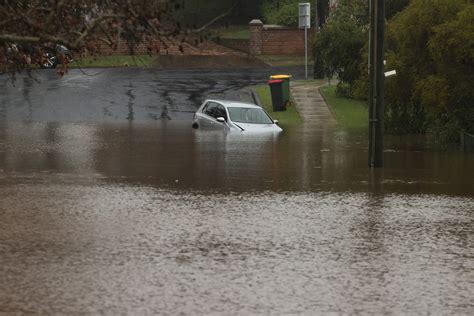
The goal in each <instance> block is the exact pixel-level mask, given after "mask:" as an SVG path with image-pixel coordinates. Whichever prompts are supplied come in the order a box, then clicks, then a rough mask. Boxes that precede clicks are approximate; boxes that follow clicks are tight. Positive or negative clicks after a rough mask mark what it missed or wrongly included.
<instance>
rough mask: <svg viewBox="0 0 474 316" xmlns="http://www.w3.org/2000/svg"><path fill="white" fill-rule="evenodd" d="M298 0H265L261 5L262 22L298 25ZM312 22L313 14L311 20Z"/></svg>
mask: <svg viewBox="0 0 474 316" xmlns="http://www.w3.org/2000/svg"><path fill="white" fill-rule="evenodd" d="M300 2H304V1H300V0H276V1H275V0H265V1H264V2H263V4H262V7H261V12H262V16H263V19H264V22H265V23H267V24H277V25H283V26H290V27H297V26H298V4H299V3H300ZM311 23H314V16H312V22H311Z"/></svg>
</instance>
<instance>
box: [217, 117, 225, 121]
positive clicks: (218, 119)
mask: <svg viewBox="0 0 474 316" xmlns="http://www.w3.org/2000/svg"><path fill="white" fill-rule="evenodd" d="M216 120H217V121H218V122H220V123H225V118H223V117H222V116H219V117H218V118H217V119H216Z"/></svg>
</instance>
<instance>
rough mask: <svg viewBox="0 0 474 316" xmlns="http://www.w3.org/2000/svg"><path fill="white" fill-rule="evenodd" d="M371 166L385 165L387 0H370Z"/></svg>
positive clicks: (379, 166)
mask: <svg viewBox="0 0 474 316" xmlns="http://www.w3.org/2000/svg"><path fill="white" fill-rule="evenodd" d="M369 4H370V5H369V10H370V35H369V82H370V86H369V93H370V95H369V167H370V168H381V167H383V166H384V159H383V158H384V157H383V149H384V144H383V140H384V139H383V137H384V122H383V116H384V79H385V76H384V49H383V47H384V28H385V0H369Z"/></svg>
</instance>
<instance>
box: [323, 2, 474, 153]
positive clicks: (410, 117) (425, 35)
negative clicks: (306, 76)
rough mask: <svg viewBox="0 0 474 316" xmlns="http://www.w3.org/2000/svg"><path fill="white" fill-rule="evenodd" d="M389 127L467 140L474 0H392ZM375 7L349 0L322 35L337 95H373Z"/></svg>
mask: <svg viewBox="0 0 474 316" xmlns="http://www.w3.org/2000/svg"><path fill="white" fill-rule="evenodd" d="M387 7H388V12H387V24H386V38H385V41H386V43H385V44H386V45H385V46H386V51H385V59H386V60H387V65H386V69H387V70H392V69H395V70H396V71H397V75H396V76H394V77H389V78H387V79H386V80H385V113H384V114H385V127H386V132H387V133H391V134H425V133H429V134H432V135H434V136H435V137H434V138H435V139H437V140H438V141H439V142H440V143H444V144H448V143H459V142H460V140H461V135H462V134H463V133H470V134H474V106H473V102H474V89H472V82H474V68H473V63H472V61H473V60H474V49H473V47H474V29H473V28H472V23H473V21H474V5H473V4H471V1H469V0H438V1H426V0H412V1H408V0H391V1H389V0H387ZM368 20H369V17H368V8H367V1H364V0H352V1H348V0H341V1H340V3H339V5H338V7H337V8H336V9H335V11H334V12H332V13H331V16H330V19H329V20H328V21H327V23H326V24H325V25H324V27H323V28H322V30H321V32H320V36H318V38H317V40H316V43H315V51H316V52H318V55H317V56H316V57H317V58H319V59H318V65H319V66H320V67H321V69H319V70H321V72H322V73H323V74H324V75H325V76H328V77H332V76H336V77H338V78H339V80H340V82H339V84H338V85H337V87H336V90H335V93H336V95H337V96H340V97H346V98H348V99H353V100H364V101H366V100H367V98H368V86H369V80H368V75H367V69H368V67H367V51H368V33H367V32H368V29H369V28H368Z"/></svg>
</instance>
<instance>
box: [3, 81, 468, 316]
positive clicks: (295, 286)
mask: <svg viewBox="0 0 474 316" xmlns="http://www.w3.org/2000/svg"><path fill="white" fill-rule="evenodd" d="M246 75H248V74H246ZM257 77H258V76H257ZM259 78H260V77H258V78H256V79H255V80H256V81H258V80H260V79H259ZM84 80H86V79H84ZM117 80H118V79H117ZM242 80H243V81H245V80H246V79H242ZM252 80H253V79H252ZM79 82H80V81H79ZM79 82H75V81H73V83H75V84H79ZM124 82H125V85H128V84H130V82H129V81H127V80H125V79H124ZM229 86H230V87H232V86H233V83H232V84H229ZM114 87H115V86H114V85H113V84H112V85H111V89H115V88H114ZM63 88H64V87H63ZM4 89H7V90H6V92H5V90H3V91H4V93H5V94H4V95H7V96H8V97H6V98H3V100H2V101H0V109H1V110H0V313H7V314H9V313H29V312H33V313H39V314H49V313H59V314H71V313H88V314H97V313H128V314H152V313H167V314H178V313H181V312H182V313H185V314H209V313H220V314H269V313H270V314H287V313H305V314H315V313H330V312H333V313H364V314H366V313H373V314H380V313H416V314H422V313H423V314H424V313H435V314H436V313H439V314H472V313H473V312H474V307H473V303H474V302H473V300H472V293H473V291H474V272H473V271H474V261H473V257H474V250H473V249H474V248H473V246H474V238H473V237H474V235H473V224H472V223H473V211H474V189H473V188H474V180H473V175H474V163H473V162H474V156H473V154H472V153H471V154H469V153H462V152H456V151H439V150H436V149H434V148H431V147H430V146H428V145H426V142H425V141H424V140H423V139H419V138H415V137H403V138H399V137H391V138H390V137H389V138H387V147H386V153H385V157H386V168H385V169H384V170H383V171H377V172H373V173H371V172H369V170H368V168H367V167H366V166H367V144H366V140H365V139H366V134H365V133H364V131H362V132H361V131H357V132H356V131H344V130H340V129H337V128H331V129H327V128H319V129H308V128H306V127H305V126H295V127H288V128H286V130H285V132H284V133H283V134H281V135H259V136H252V137H248V136H245V135H240V134H225V133H223V132H222V131H202V130H198V131H195V130H192V129H191V128H190V118H191V115H192V114H191V112H192V110H193V109H194V108H195V106H196V103H198V102H194V103H193V102H192V101H190V99H187V100H188V101H183V102H184V103H183V104H184V105H183V106H182V108H180V114H179V115H178V116H173V115H170V116H171V118H166V117H165V118H160V119H155V118H154V117H151V116H148V115H147V113H155V112H156V113H158V114H159V113H162V111H161V110H163V109H164V108H165V107H166V106H169V105H170V103H166V101H163V100H162V99H159V100H161V101H159V102H157V104H158V105H159V111H156V109H151V108H145V107H143V106H139V107H136V106H134V105H135V104H136V103H135V102H138V101H130V99H127V98H124V99H120V100H122V101H123V102H122V101H120V102H122V103H120V107H119V108H120V111H122V110H123V111H124V112H123V113H122V112H120V111H119V110H117V109H118V108H116V109H114V108H113V107H112V108H111V109H112V112H111V113H113V115H117V117H118V119H115V120H113V119H112V120H111V119H102V118H103V116H102V115H105V116H107V117H110V116H108V114H104V113H103V112H102V114H101V113H99V112H97V113H96V114H94V115H90V114H87V113H89V112H88V111H87V110H85V108H82V109H81V110H80V111H79V110H78V112H74V111H72V112H74V113H76V114H74V115H72V116H71V120H68V119H66V118H65V117H64V116H63V115H64V113H66V112H61V113H60V114H57V116H55V114H54V113H55V111H53V110H51V109H54V108H58V109H59V108H62V107H64V106H66V107H67V106H68V105H63V106H62V107H61V106H60V105H58V104H57V103H54V101H52V100H53V98H52V97H51V95H50V94H44V96H43V97H44V98H46V99H47V100H48V102H49V103H51V108H48V106H49V105H48V104H49V103H48V102H43V103H42V102H40V101H38V100H40V98H41V95H42V94H41V93H42V92H41V91H40V90H39V89H38V87H37V86H33V88H31V91H36V92H34V93H31V94H30V95H29V96H28V98H30V100H32V102H31V106H29V105H28V102H26V101H25V102H26V103H24V102H23V103H22V102H20V101H21V100H25V98H26V97H25V95H22V94H21V93H24V92H25V90H24V89H23V88H21V85H20V88H18V89H20V90H19V91H17V92H15V91H14V90H13V89H11V88H4ZM21 89H23V90H21ZM51 89H53V88H51ZM163 89H164V88H163ZM226 89H227V88H226V87H222V89H221V90H226ZM53 90H54V89H53ZM27 91H30V90H27ZM117 91H118V90H117ZM236 91H237V90H236ZM18 93H20V94H18ZM58 93H62V92H58ZM123 93H124V95H127V93H128V94H129V95H130V94H132V95H138V94H135V92H134V89H131V91H129V92H127V91H123ZM184 93H185V92H184ZM236 93H237V92H236ZM22 98H23V99H22ZM136 99H137V98H135V99H134V100H136ZM91 100H92V101H89V100H88V101H89V102H90V103H91V104H90V105H89V106H90V107H91V108H93V104H95V103H100V102H102V101H100V100H101V99H100V98H99V99H98V100H99V101H97V100H96V101H94V99H91ZM182 100H186V98H183V99H182ZM74 102H76V103H74ZM74 102H73V104H83V106H84V107H87V106H86V105H85V104H88V103H87V102H82V103H81V102H79V101H74ZM94 102H95V103H94ZM143 102H144V101H143ZM143 102H142V103H140V102H138V103H139V104H144V103H143ZM186 102H189V103H186ZM145 103H146V102H145ZM13 105H16V106H18V107H13ZM130 105H132V106H131V107H132V108H133V109H134V111H133V113H134V117H133V119H131V118H130V117H128V116H129V115H130V112H127V111H128V109H129V106H130ZM171 108H172V107H170V108H169V109H171ZM136 109H139V110H136ZM30 110H31V111H30ZM72 112H71V113H72ZM82 112H84V113H86V114H84V115H83V114H81V113H82ZM22 113H23V114H22ZM40 113H43V114H44V119H43V118H42V117H40V116H41V115H43V114H40ZM166 113H175V112H172V111H169V112H166ZM46 114H47V115H46ZM22 115H23V116H22ZM165 116H166V115H165ZM22 117H23V119H21V118H22ZM48 117H49V119H48ZM80 117H83V118H84V119H78V118H80ZM127 117H128V118H127ZM98 118H99V119H98Z"/></svg>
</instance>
